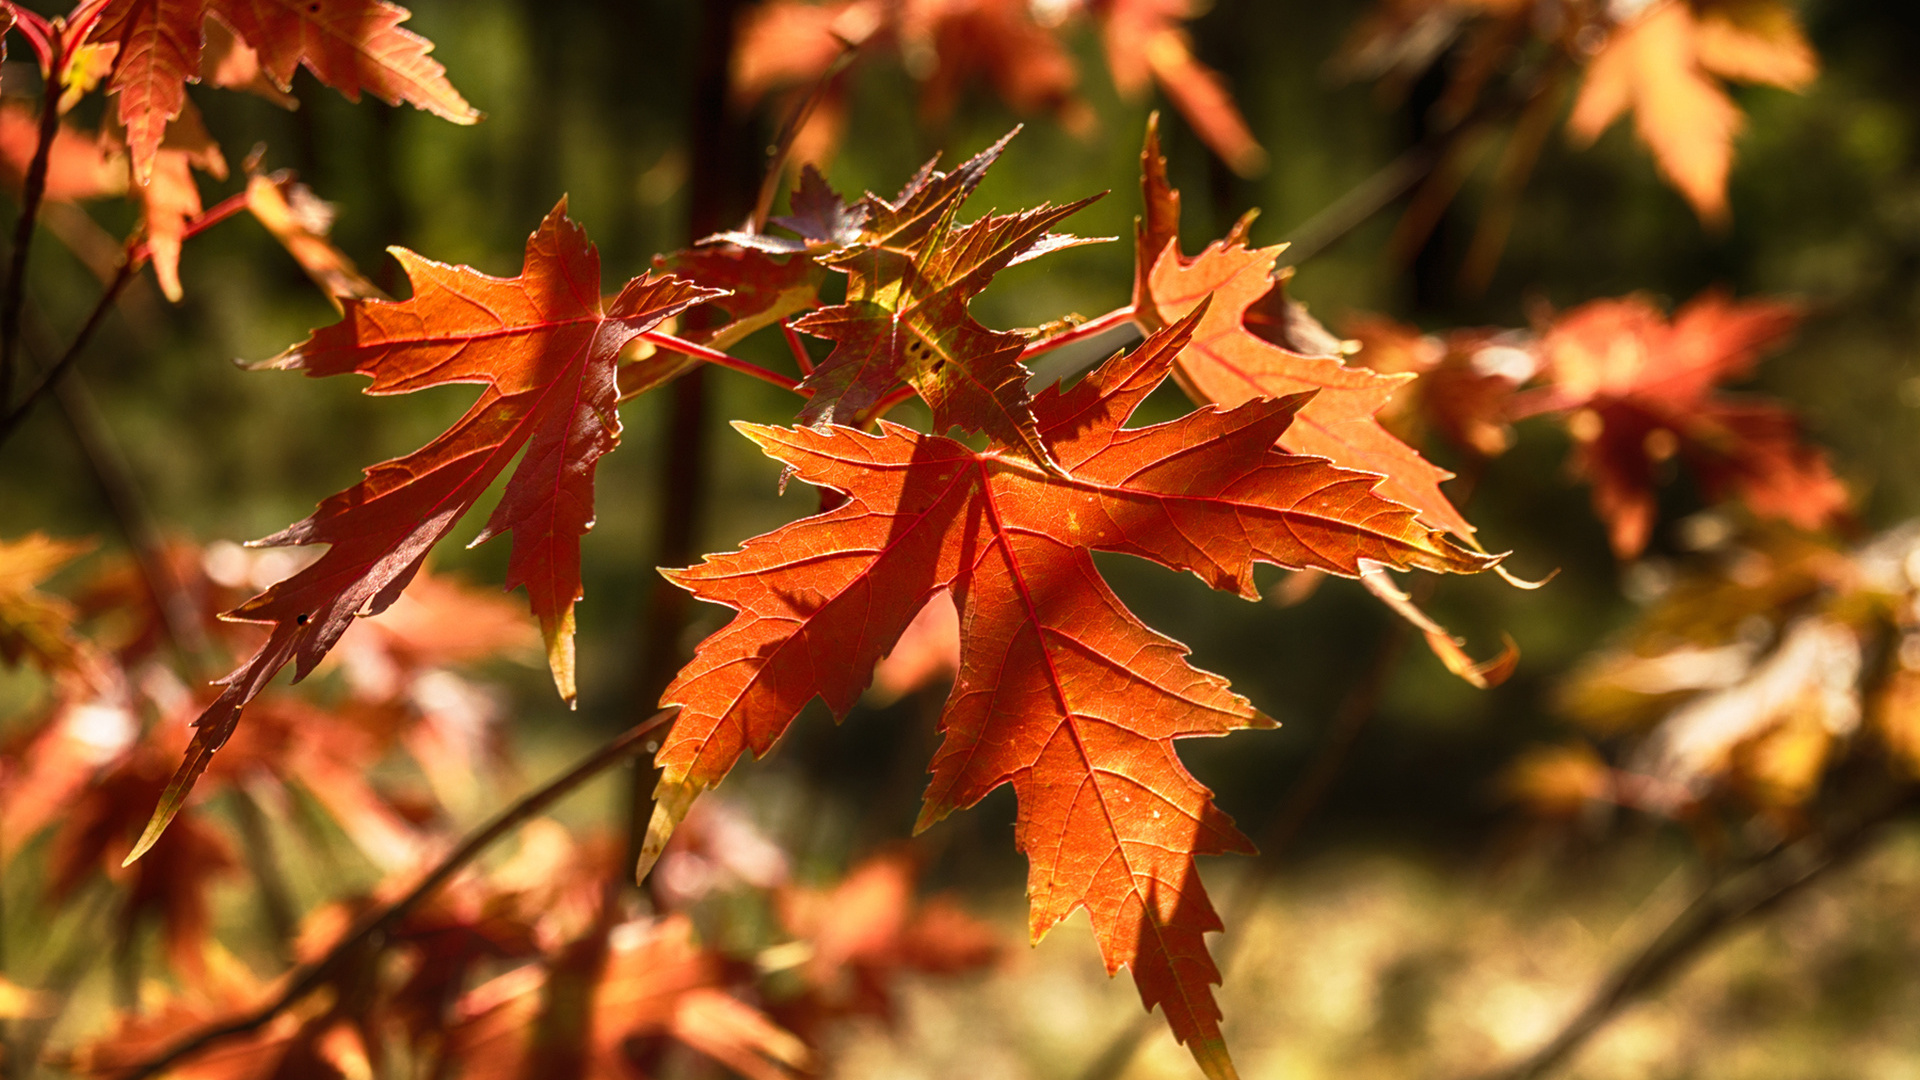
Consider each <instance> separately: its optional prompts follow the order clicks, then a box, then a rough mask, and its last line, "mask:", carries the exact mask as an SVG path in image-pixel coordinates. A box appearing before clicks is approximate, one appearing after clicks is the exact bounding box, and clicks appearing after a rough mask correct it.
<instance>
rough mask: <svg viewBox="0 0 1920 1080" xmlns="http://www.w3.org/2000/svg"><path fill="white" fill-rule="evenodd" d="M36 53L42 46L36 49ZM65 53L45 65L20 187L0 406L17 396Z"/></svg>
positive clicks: (0, 320)
mask: <svg viewBox="0 0 1920 1080" xmlns="http://www.w3.org/2000/svg"><path fill="white" fill-rule="evenodd" d="M36 51H38V47H37V46H36ZM64 62H65V51H64V50H63V49H62V48H60V47H59V43H58V42H57V41H56V42H55V47H54V49H53V52H52V54H51V56H50V57H47V58H43V59H42V64H43V65H45V70H46V71H47V72H48V74H47V76H46V79H45V82H46V86H45V88H44V89H43V90H42V91H41V94H40V98H41V101H40V132H39V137H38V141H37V142H36V144H35V146H34V149H33V160H32V161H31V162H30V163H29V164H28V165H27V175H26V179H25V180H24V181H23V182H22V184H21V188H20V220H19V221H17V222H15V223H14V227H13V263H12V265H11V266H10V267H9V268H8V270H7V280H6V283H5V284H4V285H3V286H0V404H4V403H5V402H7V401H8V400H10V398H9V395H11V394H12V393H13V365H14V354H16V353H17V352H19V349H20V309H21V307H22V305H24V304H25V303H26V299H27V255H28V253H29V252H30V251H31V250H32V249H33V233H34V227H35V226H36V225H38V224H39V221H40V202H41V199H42V198H44V197H45V196H46V193H47V169H48V167H49V166H50V165H51V164H52V162H53V140H54V136H56V135H58V134H60V109H59V102H60V84H59V68H60V65H61V64H62V63H64Z"/></svg>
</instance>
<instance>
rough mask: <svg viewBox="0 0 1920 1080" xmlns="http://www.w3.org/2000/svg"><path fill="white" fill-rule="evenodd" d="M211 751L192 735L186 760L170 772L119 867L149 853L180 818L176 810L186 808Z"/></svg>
mask: <svg viewBox="0 0 1920 1080" xmlns="http://www.w3.org/2000/svg"><path fill="white" fill-rule="evenodd" d="M213 750H214V748H213V747H212V746H211V745H209V744H208V742H207V740H206V739H205V738H204V735H203V733H202V732H199V731H196V732H194V736H193V742H191V743H189V744H188V745H187V758H186V760H185V761H183V762H181V763H180V768H179V769H177V770H175V771H174V774H173V779H171V780H169V781H167V788H166V790H165V791H163V792H161V793H160V802H159V803H158V804H157V805H156V806H155V807H154V808H153V817H152V818H150V819H148V821H147V827H146V829H145V830H144V831H143V832H141V834H140V839H139V840H138V841H136V842H135V843H134V845H133V850H132V851H130V852H128V853H127V857H126V858H125V859H124V860H122V861H121V863H120V865H121V866H123V867H127V866H132V865H133V864H134V863H135V862H137V861H139V859H140V856H142V855H145V854H146V853H147V852H149V851H152V850H153V845H155V844H157V843H159V842H160V837H161V836H162V835H163V834H164V833H165V832H166V831H167V826H168V825H170V824H172V822H173V819H174V818H175V817H177V816H179V814H180V808H181V807H183V806H185V805H186V804H187V795H188V794H189V793H191V792H192V791H193V785H194V782H195V781H196V780H198V779H200V774H201V773H203V772H205V771H206V770H207V763H208V762H209V761H211V760H213Z"/></svg>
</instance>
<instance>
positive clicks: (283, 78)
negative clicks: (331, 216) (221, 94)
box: [0, 0, 480, 300]
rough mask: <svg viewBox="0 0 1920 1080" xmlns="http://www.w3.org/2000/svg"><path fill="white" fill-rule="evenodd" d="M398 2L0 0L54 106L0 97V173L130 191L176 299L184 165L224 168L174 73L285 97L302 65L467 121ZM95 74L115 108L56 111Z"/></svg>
mask: <svg viewBox="0 0 1920 1080" xmlns="http://www.w3.org/2000/svg"><path fill="white" fill-rule="evenodd" d="M407 14H408V13H407V10H406V9H405V8H402V7H398V6H396V5H394V4H390V3H387V2H386V0H328V2H326V3H310V2H309V3H301V2H294V0H270V2H268V3H251V2H249V3H240V2H235V0H167V2H155V0H82V2H81V3H79V4H77V5H76V6H75V8H74V10H73V11H72V12H70V13H68V14H67V15H66V16H64V17H62V18H55V19H52V20H48V19H46V18H43V17H42V16H40V15H38V14H36V13H34V12H32V11H30V10H28V9H26V8H24V7H20V6H18V5H15V4H12V3H7V4H5V5H0V20H4V22H5V25H6V27H7V28H9V29H15V28H17V30H18V31H19V32H20V33H21V34H22V35H23V36H24V37H25V38H26V39H27V41H28V43H29V44H30V45H31V46H32V47H33V50H34V55H35V57H36V59H37V60H38V61H39V65H40V74H41V78H42V81H43V83H44V85H45V87H46V88H48V91H49V92H48V93H46V94H45V95H44V96H45V97H46V98H47V99H49V100H51V99H53V98H55V97H56V95H55V94H54V93H52V92H51V91H52V90H53V89H55V88H57V89H58V94H57V98H58V108H57V109H43V110H38V116H37V117H36V115H35V113H36V110H33V109H31V108H29V107H27V106H26V105H25V104H24V103H18V102H12V101H5V102H0V175H3V176H4V178H5V179H6V180H7V182H8V183H9V184H11V185H12V186H14V187H16V188H24V187H27V186H28V185H30V184H32V185H43V188H42V194H40V195H37V196H35V198H45V199H46V200H48V201H49V202H55V203H63V202H78V201H84V200H89V199H99V198H107V197H118V196H120V195H125V196H127V197H128V198H130V199H132V200H133V201H134V202H135V203H136V204H137V205H138V206H139V207H140V210H141V216H142V228H143V231H144V244H143V245H141V247H140V248H139V256H140V257H142V258H148V257H150V258H151V259H152V261H153V265H154V272H155V276H156V277H157V278H158V280H159V283H160V288H161V291H162V292H164V293H165V294H166V296H167V298H168V299H170V300H178V299H180V295H181V289H180V274H179V263H180V250H181V244H182V242H183V241H184V240H185V239H186V238H187V236H188V235H190V234H191V233H192V232H195V231H198V229H199V228H204V227H205V226H206V225H207V224H211V220H209V215H208V214H207V211H206V208H205V207H204V206H203V205H202V203H201V198H200V190H199V187H198V185H197V184H196V183H195V181H194V178H193V172H194V171H195V170H199V171H201V172H204V173H207V174H208V175H210V176H212V177H214V178H215V179H221V180H224V179H225V178H226V176H227V169H228V166H227V160H226V157H225V156H224V155H223V154H222V153H221V151H220V147H219V145H218V144H217V143H215V141H214V140H213V138H212V136H210V135H209V134H208V133H207V130H206V126H205V125H204V124H203V123H202V122H201V120H200V114H199V111H198V110H197V109H196V108H195V107H194V105H193V103H192V102H191V101H190V100H189V99H188V98H187V94H186V84H187V83H189V82H205V83H206V84H208V85H210V86H215V87H220V88H223V89H232V90H242V91H247V92H250V93H254V94H258V95H260V96H262V97H265V98H267V99H268V100H270V101H273V102H274V103H276V104H278V105H281V106H283V107H286V108H293V107H294V105H295V101H294V99H293V97H291V96H290V91H291V90H292V80H293V75H294V72H295V70H297V69H299V68H302V67H304V68H305V69H306V70H307V71H309V72H311V73H312V74H313V75H314V76H315V77H316V78H318V79H319V80H320V81H321V82H322V83H325V84H326V85H328V86H331V87H333V88H334V89H336V90H339V91H340V92H341V93H343V94H345V95H346V96H347V97H348V98H349V99H351V100H355V101H357V100H359V98H360V95H361V94H362V93H371V94H374V95H375V96H377V97H380V98H382V99H384V100H386V101H388V102H391V103H394V104H398V103H400V102H403V101H404V102H407V103H410V104H412V105H415V106H417V107H419V108H421V109H426V110H428V111H431V112H433V113H435V114H437V115H440V116H443V117H445V118H447V119H449V120H452V121H454V122H455V123H462V124H470V123H473V122H474V121H476V120H478V119H479V118H480V114H479V113H478V112H477V111H475V110H474V109H473V107H472V106H470V105H468V104H467V102H466V100H465V99H464V98H462V97H461V96H460V93H459V92H458V91H456V90H455V89H454V88H453V85H452V84H451V83H449V82H448V81H447V78H446V71H445V69H444V68H442V67H441V66H440V64H439V63H438V62H436V61H434V60H433V59H432V58H431V57H430V56H429V55H428V53H429V52H430V51H431V49H432V45H431V44H429V43H428V42H427V41H426V40H425V39H424V38H421V37H420V36H418V35H416V34H414V33H412V32H410V31H408V30H406V29H405V28H403V27H401V26H400V25H399V24H400V23H402V22H404V21H405V20H406V18H407ZM102 84H104V87H105V90H106V92H107V93H108V94H109V95H111V96H113V98H114V99H115V104H116V108H115V109H114V110H113V112H112V113H111V115H110V116H109V117H107V119H106V120H105V121H104V122H103V124H102V126H101V128H100V129H99V130H98V131H94V132H86V131H81V130H79V129H76V128H73V127H70V126H68V125H67V124H66V123H65V122H64V121H63V120H61V119H60V117H62V116H64V115H65V114H66V113H67V112H68V111H70V110H71V109H72V108H73V107H74V106H75V105H76V104H77V103H78V102H79V101H80V99H81V98H82V97H83V96H84V95H85V94H87V93H88V92H89V91H91V90H93V89H94V88H95V87H96V86H100V85H102ZM47 124H59V125H60V126H59V128H58V129H57V133H56V134H55V135H54V136H53V137H52V138H51V140H46V145H47V147H48V154H47V155H44V156H40V159H39V160H35V159H36V156H37V154H36V151H37V149H38V147H39V146H40V145H41V143H42V141H43V140H42V139H41V138H40V131H39V129H40V128H41V127H42V126H43V125H47ZM36 174H37V176H38V179H33V177H34V176H35V175H36ZM245 205H246V204H245V202H244V200H243V201H240V202H236V203H235V204H234V206H233V207H231V208H230V209H238V208H241V207H244V206H245ZM307 231H318V232H322V233H324V231H325V229H324V228H320V229H318V230H312V229H310V228H309V229H308V230H307ZM75 246H76V247H77V248H84V247H88V246H91V247H96V248H97V247H99V246H100V245H99V244H98V243H94V244H92V245H81V244H76V245H75ZM108 247H109V248H111V245H108ZM129 248H130V251H131V250H132V247H131V245H129ZM303 262H304V260H303Z"/></svg>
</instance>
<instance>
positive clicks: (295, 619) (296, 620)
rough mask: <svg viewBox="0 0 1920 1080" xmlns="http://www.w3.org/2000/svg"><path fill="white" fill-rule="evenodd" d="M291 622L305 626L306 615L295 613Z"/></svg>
mask: <svg viewBox="0 0 1920 1080" xmlns="http://www.w3.org/2000/svg"><path fill="white" fill-rule="evenodd" d="M293 624H294V625H295V626H305V625H307V616H305V615H295V616H294V617H293Z"/></svg>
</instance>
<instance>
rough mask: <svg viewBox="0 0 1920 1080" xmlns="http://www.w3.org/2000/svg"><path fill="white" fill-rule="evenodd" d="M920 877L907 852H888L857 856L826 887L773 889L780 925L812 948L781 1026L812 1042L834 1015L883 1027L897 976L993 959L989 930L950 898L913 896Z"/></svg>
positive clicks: (950, 971)
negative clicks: (797, 995)
mask: <svg viewBox="0 0 1920 1080" xmlns="http://www.w3.org/2000/svg"><path fill="white" fill-rule="evenodd" d="M918 877H919V867H918V866H917V865H915V862H914V859H913V856H912V855H911V854H910V853H909V852H907V851H904V850H896V851H888V852H882V853H881V854H878V855H874V856H871V857H869V858H867V859H865V860H864V861H862V862H861V863H860V864H859V865H857V866H855V867H853V869H851V870H849V871H847V876H846V878H845V879H843V880H842V881H841V882H840V883H839V884H837V885H835V886H834V887H833V888H831V889H804V888H787V889H783V890H781V892H780V893H779V895H778V906H779V911H780V921H781V923H783V924H784V925H785V926H786V928H787V930H788V931H789V932H790V933H792V934H793V935H795V936H796V937H798V938H800V939H801V940H803V941H805V942H807V943H809V944H810V945H811V946H812V947H813V951H812V955H811V956H810V957H809V958H808V959H807V962H806V965H805V966H804V967H803V968H802V970H801V978H802V979H803V980H804V981H805V982H806V984H807V993H806V994H805V995H803V996H802V997H801V999H800V1000H798V1001H795V1002H793V1003H791V1004H790V1005H788V1006H786V1007H784V1008H783V1009H782V1010H781V1011H780V1013H779V1015H780V1018H781V1019H782V1020H784V1021H786V1022H787V1025H788V1026H789V1027H791V1028H793V1029H794V1030H795V1031H798V1032H800V1033H801V1034H803V1035H806V1036H808V1037H809V1038H810V1039H812V1038H814V1037H815V1034H816V1033H817V1032H818V1031H819V1029H820V1027H821V1025H822V1024H823V1023H824V1022H826V1021H828V1020H832V1019H836V1018H840V1017H847V1016H872V1017H875V1018H877V1019H880V1020H885V1021H889V1022H891V1021H892V1020H893V1019H894V1016H895V1011H894V989H893V983H894V980H895V979H896V977H898V976H899V975H900V974H902V973H905V972H923V973H926V974H930V975H955V974H960V973H962V972H966V971H975V970H978V969H980V968H984V967H988V966H991V965H992V964H993V963H994V962H995V961H996V960H998V959H999V957H1000V950H1001V939H1000V936H999V935H998V934H996V933H995V932H994V930H993V928H992V927H990V926H988V925H986V924H985V923H982V922H980V921H979V920H978V919H975V918H974V917H973V916H972V915H969V914H968V913H967V912H966V911H965V910H964V909H962V908H961V907H960V906H959V905H958V904H956V903H954V902H953V901H952V900H950V899H943V898H940V897H934V898H931V899H928V900H924V901H920V900H917V899H916V898H915V896H914V884H915V879H916V878H918Z"/></svg>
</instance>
